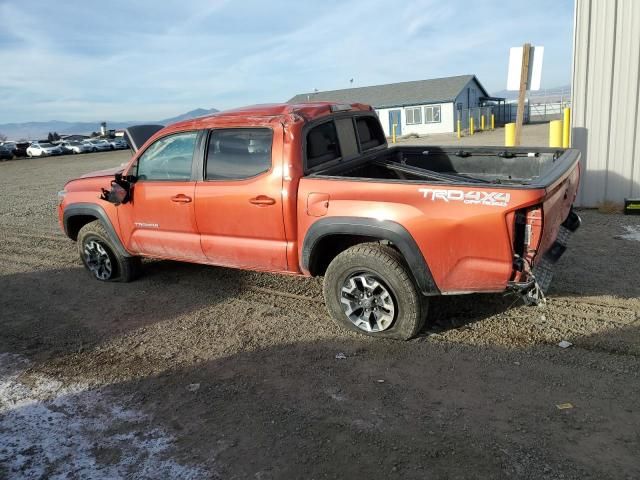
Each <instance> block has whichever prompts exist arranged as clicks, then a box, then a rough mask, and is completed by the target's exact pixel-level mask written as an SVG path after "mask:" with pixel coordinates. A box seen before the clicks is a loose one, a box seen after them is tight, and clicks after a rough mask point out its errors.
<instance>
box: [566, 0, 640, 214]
mask: <svg viewBox="0 0 640 480" xmlns="http://www.w3.org/2000/svg"><path fill="white" fill-rule="evenodd" d="M572 75H573V79H572V104H573V119H572V145H573V146H574V147H577V148H579V149H580V150H582V172H583V177H582V187H581V192H580V196H579V197H578V203H579V204H580V205H581V206H585V207H595V206H598V205H599V204H601V203H602V202H604V201H612V202H617V203H618V202H622V201H623V199H624V198H625V197H627V198H631V197H635V198H638V197H640V158H639V157H640V134H639V133H638V128H639V127H640V122H639V121H638V120H639V115H638V114H639V112H640V1H638V0H607V1H604V0H576V3H575V15H574V41H573V72H572Z"/></svg>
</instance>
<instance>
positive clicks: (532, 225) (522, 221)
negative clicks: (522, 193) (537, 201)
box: [513, 205, 543, 272]
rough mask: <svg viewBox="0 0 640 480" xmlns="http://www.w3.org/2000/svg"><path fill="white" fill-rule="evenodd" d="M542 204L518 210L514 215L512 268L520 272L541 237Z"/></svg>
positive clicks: (528, 261) (530, 259)
mask: <svg viewBox="0 0 640 480" xmlns="http://www.w3.org/2000/svg"><path fill="white" fill-rule="evenodd" d="M542 216H543V212H542V206H540V205H538V206H535V207H532V208H526V209H522V210H518V211H517V212H516V217H515V232H514V233H515V235H514V241H513V252H514V261H513V267H514V270H516V271H518V272H522V271H524V270H525V269H526V266H527V265H528V266H529V268H531V267H532V266H533V260H534V258H535V256H536V253H537V251H538V247H539V246H540V240H541V238H542Z"/></svg>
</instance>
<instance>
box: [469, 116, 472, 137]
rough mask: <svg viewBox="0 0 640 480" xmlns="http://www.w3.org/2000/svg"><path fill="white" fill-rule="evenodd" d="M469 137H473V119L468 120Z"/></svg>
mask: <svg viewBox="0 0 640 480" xmlns="http://www.w3.org/2000/svg"><path fill="white" fill-rule="evenodd" d="M469 135H473V117H471V118H470V119H469Z"/></svg>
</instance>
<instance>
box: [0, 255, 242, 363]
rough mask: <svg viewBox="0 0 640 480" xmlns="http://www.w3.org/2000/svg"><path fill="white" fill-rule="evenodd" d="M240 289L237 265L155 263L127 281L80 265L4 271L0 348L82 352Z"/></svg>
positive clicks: (34, 353)
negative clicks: (110, 279)
mask: <svg viewBox="0 0 640 480" xmlns="http://www.w3.org/2000/svg"><path fill="white" fill-rule="evenodd" d="M241 289H242V280H241V277H240V276H238V275H237V274H235V273H234V272H233V271H232V270H228V269H222V268H215V267H202V266H198V265H191V264H185V263H173V262H151V263H149V264H147V265H146V266H145V272H144V274H143V276H142V277H141V278H140V279H139V280H137V281H135V282H132V283H127V284H124V283H103V282H98V281H96V280H94V279H93V278H92V277H90V275H89V274H88V273H87V272H86V271H85V269H84V268H81V267H76V268H68V269H56V270H43V271H35V272H30V273H18V274H10V275H3V276H1V277H0V292H2V294H1V296H0V312H2V332H1V333H0V351H1V352H13V353H20V354H23V355H28V356H30V357H35V358H38V359H40V360H44V359H46V358H48V357H52V356H58V355H63V354H66V353H77V352H80V351H84V350H88V349H92V348H94V347H95V346H96V345H98V344H99V343H103V342H106V341H108V340H109V339H111V338H114V337H118V336H121V335H123V334H125V333H127V332H130V331H132V330H136V329H140V328H145V327H149V326H152V325H154V324H156V323H159V322H163V321H167V320H175V319H177V318H178V317H180V316H182V315H185V314H189V313H191V312H194V311H196V310H198V309H200V308H202V307H203V306H204V305H208V306H212V305H216V304H218V303H221V302H224V301H225V300H227V299H228V298H229V297H233V296H236V295H237V294H238V292H239V291H240V290H241Z"/></svg>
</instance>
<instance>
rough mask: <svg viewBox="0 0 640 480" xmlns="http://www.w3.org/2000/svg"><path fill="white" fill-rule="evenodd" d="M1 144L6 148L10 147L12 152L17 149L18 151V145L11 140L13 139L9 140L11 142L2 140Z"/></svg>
mask: <svg viewBox="0 0 640 480" xmlns="http://www.w3.org/2000/svg"><path fill="white" fill-rule="evenodd" d="M0 146H2V147H4V148H6V149H8V150H11V152H12V153H13V152H15V151H16V149H17V148H18V147H17V146H16V142H11V141H9V142H2V143H0Z"/></svg>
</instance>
